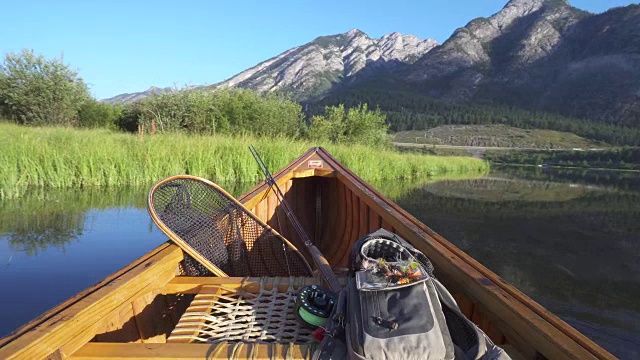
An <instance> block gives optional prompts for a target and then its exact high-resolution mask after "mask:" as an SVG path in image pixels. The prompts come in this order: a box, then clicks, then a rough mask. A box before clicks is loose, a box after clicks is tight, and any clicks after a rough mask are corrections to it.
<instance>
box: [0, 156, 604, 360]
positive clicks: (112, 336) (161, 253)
mask: <svg viewBox="0 0 640 360" xmlns="http://www.w3.org/2000/svg"><path fill="white" fill-rule="evenodd" d="M309 160H322V161H323V163H322V167H321V168H315V169H314V168H309V167H308V166H307V164H309V162H308V161H309ZM314 165H317V163H314ZM275 177H276V180H277V182H278V184H279V185H280V187H281V189H282V190H283V192H285V195H286V198H287V200H288V201H289V203H290V205H291V207H292V208H293V210H294V212H295V214H296V215H297V217H298V218H299V220H300V222H301V224H302V225H303V227H304V229H305V230H306V232H307V234H308V236H309V237H310V239H311V240H312V241H313V242H314V243H315V244H316V246H317V247H318V248H319V249H320V250H321V251H322V253H323V254H324V255H325V256H326V258H327V259H328V260H329V262H330V263H331V264H332V266H334V267H346V266H347V263H348V257H349V252H350V249H351V245H352V244H353V243H354V242H355V241H356V240H357V239H359V238H360V237H362V236H363V235H365V234H367V233H369V232H371V231H374V230H376V229H379V228H381V227H382V228H385V229H388V230H390V231H393V232H396V233H398V234H399V235H400V236H402V237H404V238H405V239H407V240H409V241H410V242H412V244H413V245H414V246H416V247H417V248H418V249H420V250H422V251H423V252H424V253H425V254H426V255H427V256H428V257H429V258H430V259H431V261H432V262H433V264H434V266H435V269H436V276H437V277H438V278H439V279H440V280H441V281H442V282H443V284H444V285H445V286H447V288H448V289H449V290H450V291H451V293H452V294H453V295H454V297H455V299H456V300H457V302H458V304H459V306H460V308H461V309H462V311H463V313H464V314H465V315H466V316H467V317H469V318H470V319H471V320H472V321H474V322H475V323H476V324H478V325H479V326H480V328H481V329H482V330H483V331H484V332H485V333H486V334H487V335H488V336H489V337H490V338H491V339H492V340H493V341H494V342H495V343H496V344H498V345H499V346H501V347H503V348H504V349H506V350H507V352H508V353H509V354H510V355H511V356H512V357H513V358H514V359H544V358H548V359H570V358H580V359H606V358H614V357H613V356H612V355H611V354H609V353H608V352H606V351H605V350H604V349H602V348H601V347H599V346H598V345H596V344H595V343H593V342H592V341H590V340H589V339H587V338H586V337H584V335H582V334H580V333H579V332H577V331H576V330H575V329H573V328H571V327H570V326H569V325H567V324H566V323H564V322H562V320H560V319H558V318H557V317H555V316H554V315H553V314H550V313H549V312H548V311H546V310H545V309H544V308H542V307H541V306H540V305H538V304H537V303H535V302H534V301H533V300H531V299H529V298H528V297H526V295H524V294H522V293H520V292H519V291H517V289H515V288H513V287H512V286H510V285H509V284H507V283H506V282H504V280H502V279H500V278H499V277H498V276H497V275H495V274H493V273H492V272H490V271H489V270H488V269H486V268H484V267H483V266H482V265H480V264H479V263H477V262H476V261H475V260H473V259H471V258H470V257H468V256H467V255H466V254H464V253H463V252H461V251H460V250H459V249H457V248H455V246H453V245H451V244H450V243H448V242H447V241H446V240H444V239H442V238H441V237H439V235H437V234H435V233H434V232H433V231H432V230H430V229H429V228H427V227H426V226H424V225H423V224H421V223H419V222H417V220H415V219H413V218H412V217H411V216H410V215H408V214H406V213H405V212H404V211H403V210H402V209H399V208H398V207H397V205H395V204H393V203H391V202H389V201H388V200H386V199H384V197H383V196H382V195H380V194H379V193H377V192H376V191H375V190H374V189H372V188H370V187H369V186H368V185H366V184H364V182H362V180H360V179H359V178H357V177H356V176H355V175H354V174H352V173H351V172H350V171H348V169H346V168H344V167H343V166H342V165H340V164H339V163H338V162H337V161H336V160H335V159H333V158H332V157H331V156H330V155H329V154H328V153H327V152H326V151H324V150H323V149H319V148H314V149H311V150H310V151H308V152H307V153H305V154H303V155H302V156H301V157H300V158H298V159H297V160H296V161H294V162H293V163H292V164H290V165H289V166H287V167H285V168H284V169H282V170H281V171H279V172H278V173H276V175H275ZM239 200H240V201H241V202H242V203H244V204H245V205H246V206H247V207H248V208H250V209H251V211H252V212H253V213H255V214H256V215H257V216H258V217H259V218H260V219H262V220H264V221H265V222H266V223H267V224H269V225H270V226H272V227H273V228H274V229H276V231H278V232H280V233H281V234H282V235H284V236H285V237H286V238H288V239H289V240H290V241H291V242H292V243H293V244H294V245H295V246H296V247H297V248H298V249H299V250H301V252H303V254H304V253H305V251H304V246H303V244H302V243H301V242H300V239H299V238H298V236H297V235H296V234H295V232H294V231H293V228H292V227H291V226H290V224H289V223H288V221H287V218H286V215H285V214H284V212H283V211H282V209H281V207H280V206H279V204H278V202H277V199H276V197H275V195H274V194H273V193H272V192H271V191H269V190H268V188H267V187H266V186H265V185H264V184H261V185H258V186H256V187H255V188H254V189H252V190H250V191H249V192H247V193H246V194H244V195H243V196H241V197H240V198H239ZM183 259H184V254H183V253H182V251H181V250H180V249H179V248H178V247H177V246H175V245H173V244H170V243H166V244H163V245H162V246H160V247H158V248H156V249H155V250H153V251H151V252H150V253H148V254H146V255H145V256H143V257H142V258H140V259H138V260H137V261H135V262H133V263H131V264H130V265H128V266H127V267H125V268H124V269H122V270H120V271H119V272H117V273H115V274H113V275H112V276H110V277H108V278H106V279H105V280H104V281H103V282H101V283H99V284H97V285H95V286H93V287H92V288H89V289H87V290H85V291H84V292H82V293H80V294H78V295H76V296H74V297H73V298H71V299H69V300H68V301H66V302H65V303H63V304H61V305H59V306H57V307H56V308H54V309H52V310H51V311H49V312H48V313H46V314H44V315H42V316H41V317H39V318H37V319H35V320H33V321H32V322H31V323H29V324H27V325H25V326H24V327H23V328H21V329H18V330H17V331H16V332H14V333H13V334H12V335H9V336H8V337H6V338H4V339H1V340H0V358H1V359H39V358H49V359H67V358H71V359H84V358H105V359H106V358H165V359H197V358H205V357H206V358H225V359H226V358H228V357H229V356H230V354H232V353H233V352H234V351H238V352H239V353H238V354H240V355H241V356H240V357H242V354H244V353H245V352H247V351H248V352H247V354H249V352H251V351H257V353H260V354H268V355H269V356H273V357H276V358H279V357H285V356H289V355H291V354H293V357H306V356H307V355H308V353H309V351H308V349H305V348H304V347H295V348H294V349H293V350H292V349H288V350H287V349H282V348H279V347H278V346H280V345H278V346H266V345H260V346H259V347H257V350H255V349H254V350H247V349H238V348H234V347H233V345H229V346H228V348H224V349H222V348H220V347H219V346H218V347H216V350H215V351H213V350H212V345H206V344H173V343H166V341H167V337H168V335H169V334H170V333H171V331H172V329H173V328H174V327H175V325H176V323H177V322H178V320H179V319H180V316H181V315H182V314H183V313H184V311H185V309H186V308H187V307H188V306H189V304H190V302H191V300H192V299H193V297H194V294H196V293H198V292H200V291H204V290H206V288H207V286H212V284H220V283H225V284H226V283H229V284H231V285H229V286H231V287H233V286H238V284H239V281H240V280H239V279H238V278H209V277H197V278H196V277H187V276H183V275H182V274H183V272H182V270H181V269H182V267H181V263H182V261H183ZM308 260H309V262H310V263H311V259H308ZM253 280H255V281H257V279H253ZM150 344H153V346H151V345H150ZM234 349H235V350H234ZM253 354H254V355H255V352H254V353H253ZM287 354H288V355H287ZM280 355H282V356H280Z"/></svg>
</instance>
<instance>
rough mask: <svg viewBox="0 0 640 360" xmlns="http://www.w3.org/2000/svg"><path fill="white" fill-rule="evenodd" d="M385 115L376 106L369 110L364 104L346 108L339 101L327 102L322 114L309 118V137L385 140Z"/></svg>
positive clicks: (342, 140) (363, 141)
mask: <svg viewBox="0 0 640 360" xmlns="http://www.w3.org/2000/svg"><path fill="white" fill-rule="evenodd" d="M386 119H387V118H386V115H384V114H382V113H381V112H380V110H379V109H376V110H375V111H371V110H369V108H368V106H367V104H361V105H358V106H356V107H352V108H350V109H345V107H344V105H342V104H340V105H338V106H327V107H325V114H324V115H315V116H313V117H312V118H311V125H310V126H309V138H310V139H312V140H315V141H331V142H333V143H347V144H354V143H357V144H370V145H380V144H387V143H388V142H389V140H388V137H387V129H388V125H386V124H385V122H386Z"/></svg>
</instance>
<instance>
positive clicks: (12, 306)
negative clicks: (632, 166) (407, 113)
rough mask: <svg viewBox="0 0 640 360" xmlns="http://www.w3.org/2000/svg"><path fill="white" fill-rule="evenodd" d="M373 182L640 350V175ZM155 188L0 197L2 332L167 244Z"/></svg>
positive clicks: (515, 280)
mask: <svg viewBox="0 0 640 360" xmlns="http://www.w3.org/2000/svg"><path fill="white" fill-rule="evenodd" d="M251 185H252V184H246V185H242V184H240V185H235V186H226V187H225V188H227V189H228V190H229V191H230V192H232V193H233V194H234V195H239V194H241V193H242V192H243V191H245V190H246V189H248V188H249V187H251ZM374 186H375V185H374ZM377 187H378V188H379V189H380V190H381V191H383V192H384V193H385V194H386V195H387V196H389V197H391V198H392V199H393V200H394V201H396V202H397V203H398V204H399V205H400V206H402V207H403V208H404V209H406V210H407V211H409V212H410V213H412V214H413V215H414V216H416V217H417V218H418V219H420V220H421V221H423V222H424V223H425V224H427V225H428V226H430V227H431V228H433V229H434V230H435V231H437V232H438V233H440V234H441V235H443V236H445V237H446V238H447V239H449V240H450V241H452V242H453V243H455V244H456V245H457V246H459V247H460V248H462V249H463V250H464V251H466V252H467V253H469V254H470V255H471V256H473V257H474V258H476V259H477V260H479V261H480V262H481V263H483V264H484V265H486V266H488V267H489V268H490V269H492V270H493V271H495V272H496V273H498V274H499V275H500V276H502V277H503V278H505V279H506V280H507V281H509V282H511V283H512V284H513V285H515V286H516V287H517V288H519V289H520V290H522V291H523V292H524V293H526V294H528V295H529V296H531V297H532V298H533V299H535V300H536V301H538V302H540V303H541V304H542V305H544V306H545V307H547V308H548V309H549V310H550V311H552V312H553V313H555V314H557V315H559V316H560V317H561V318H563V319H564V320H565V321H567V322H568V323H570V324H571V325H573V326H574V327H576V328H577V329H578V330H580V331H581V332H583V333H585V334H586V335H587V336H589V337H590V338H592V339H593V340H595V341H596V342H598V343H599V344H601V345H602V346H604V347H605V348H607V349H608V350H609V351H611V352H613V353H614V354H615V355H617V356H619V357H621V358H639V357H640V300H639V299H640V174H638V173H622V172H596V171H575V170H559V169H544V170H542V169H536V168H498V169H494V170H493V171H492V173H491V174H490V175H489V176H487V177H485V178H482V179H475V180H449V181H438V182H433V183H428V184H423V185H420V186H416V185H415V184H402V183H389V182H387V183H385V184H380V186H377ZM147 191H148V189H147V188H137V189H136V188H116V189H113V188H112V189H104V188H99V189H83V190H82V191H79V190H64V191H42V190H39V191H33V192H31V193H29V194H28V195H27V196H25V197H24V198H22V199H20V200H14V201H0V285H1V286H2V289H3V291H2V296H0V337H1V336H4V335H6V334H8V333H9V332H11V331H12V330H14V329H15V328H17V327H19V326H20V325H22V324H24V323H26V322H28V321H29V320H31V319H32V318H34V317H36V316H38V315H40V314H41V313H43V312H45V311H46V310H48V309H50V308H51V307H53V306H55V305H57V304H58V303H60V302H61V301H64V300H65V299H67V298H68V297H70V296H72V295H74V294H75V293H77V292H79V291H81V290H83V289H85V288H87V287H88V286H91V285H93V284H95V283H96V282H99V281H100V280H102V279H103V278H104V277H105V276H107V275H109V274H111V273H113V272H115V271H117V270H118V269H119V268H121V267H123V266H124V265H126V264H128V263H129V262H131V261H132V260H134V259H136V258H138V257H140V256H141V255H143V254H144V253H145V252H147V251H149V250H151V249H152V248H154V247H156V246H158V245H159V244H161V243H162V242H164V241H165V240H166V238H165V237H164V235H163V234H162V233H161V232H160V231H159V230H158V229H157V228H156V227H155V226H154V225H153V223H152V221H151V220H150V218H149V216H148V214H147V211H146V203H145V201H146V193H147ZM436 271H437V269H436ZM436 274H437V273H436Z"/></svg>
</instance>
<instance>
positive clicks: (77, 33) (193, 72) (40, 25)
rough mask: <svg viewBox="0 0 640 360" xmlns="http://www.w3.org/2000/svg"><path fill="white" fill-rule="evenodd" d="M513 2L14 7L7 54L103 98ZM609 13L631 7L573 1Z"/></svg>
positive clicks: (441, 34) (423, 32)
mask: <svg viewBox="0 0 640 360" xmlns="http://www.w3.org/2000/svg"><path fill="white" fill-rule="evenodd" d="M506 2H507V0H439V1H435V0H414V1H406V0H395V1H388V0H387V1H373V0H364V1H362V0H346V1H344V0H343V1H338V0H323V1H310V0H282V1H241V0H236V1H229V0H227V1H190V0H183V1H165V0H156V1H120V0H113V1H64V0H58V1H49V0H47V1H29V0H25V1H5V2H4V4H2V12H3V16H2V21H1V22H0V34H2V35H1V37H0V53H2V55H3V56H4V54H5V53H7V52H16V51H20V49H23V48H28V49H33V50H34V51H35V52H37V53H42V54H44V55H45V56H47V57H56V56H57V57H59V56H60V55H61V54H62V53H64V60H65V62H66V63H69V64H70V65H71V66H72V67H74V68H76V69H77V70H78V71H79V72H80V75H81V76H82V77H83V78H84V79H85V81H86V82H87V83H88V84H89V86H90V89H91V92H92V93H93V95H94V96H96V97H97V98H98V99H102V98H106V97H110V96H113V95H117V94H120V93H123V92H134V91H141V90H145V89H147V88H148V87H149V86H152V85H155V86H162V87H164V86H173V85H177V86H180V87H181V86H184V85H199V84H211V83H215V82H218V81H222V80H224V79H226V78H228V77H230V76H233V75H234V74H236V73H238V72H240V71H242V70H244V69H246V68H248V67H251V66H253V65H255V64H257V63H258V62H260V61H263V60H266V59H268V58H270V57H272V56H274V55H277V54H279V53H281V52H283V51H284V50H287V49H289V48H292V47H294V46H297V45H301V44H304V43H306V42H309V41H311V40H313V39H314V38H315V37H317V36H320V35H329V34H336V33H342V32H346V31H348V30H350V29H352V28H358V29H360V30H362V31H364V32H366V33H367V34H369V35H370V36H372V37H380V36H382V35H384V34H386V33H390V32H394V31H398V32H401V33H403V34H414V35H416V36H418V37H420V38H427V37H429V38H433V39H436V40H437V41H438V42H443V41H445V40H446V39H447V38H448V37H449V35H451V33H452V32H453V31H454V30H455V29H456V28H458V27H460V26H464V25H465V24H466V23H467V22H469V21H470V20H471V19H473V18H476V17H480V16H489V15H491V14H493V13H495V12H497V11H499V10H500V9H501V8H502V7H503V6H504V4H506ZM570 2H571V4H573V5H574V6H576V7H578V8H581V9H585V10H588V11H591V12H596V13H598V12H602V11H605V10H607V9H608V8H611V7H614V6H624V5H628V4H631V3H634V2H633V1H629V0H570Z"/></svg>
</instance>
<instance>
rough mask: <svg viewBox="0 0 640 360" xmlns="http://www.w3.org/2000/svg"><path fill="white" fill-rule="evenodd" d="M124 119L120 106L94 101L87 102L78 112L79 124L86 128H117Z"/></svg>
mask: <svg viewBox="0 0 640 360" xmlns="http://www.w3.org/2000/svg"><path fill="white" fill-rule="evenodd" d="M121 117H122V107H121V106H120V105H110V104H106V103H101V102H99V101H95V100H93V99H91V100H88V101H86V102H85V103H84V104H82V106H81V107H80V110H79V112H78V124H79V125H80V126H81V127H86V128H108V129H114V128H116V124H117V122H118V120H119V119H120V118H121Z"/></svg>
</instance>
